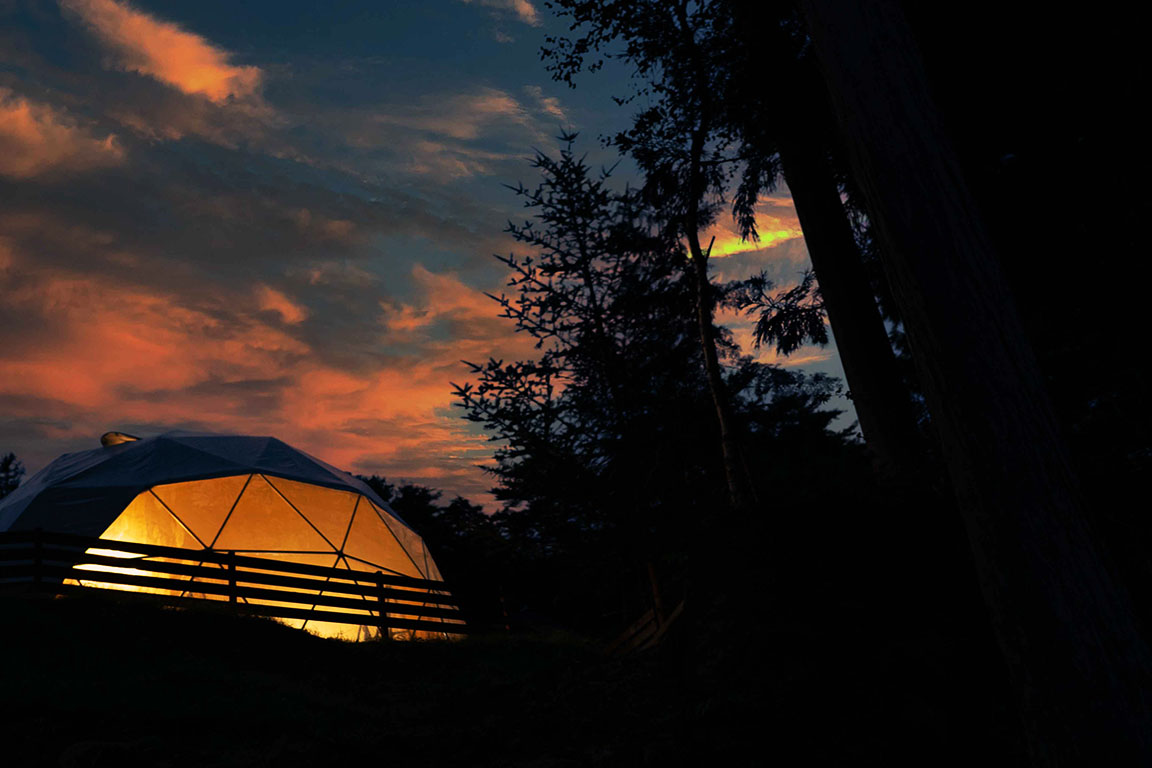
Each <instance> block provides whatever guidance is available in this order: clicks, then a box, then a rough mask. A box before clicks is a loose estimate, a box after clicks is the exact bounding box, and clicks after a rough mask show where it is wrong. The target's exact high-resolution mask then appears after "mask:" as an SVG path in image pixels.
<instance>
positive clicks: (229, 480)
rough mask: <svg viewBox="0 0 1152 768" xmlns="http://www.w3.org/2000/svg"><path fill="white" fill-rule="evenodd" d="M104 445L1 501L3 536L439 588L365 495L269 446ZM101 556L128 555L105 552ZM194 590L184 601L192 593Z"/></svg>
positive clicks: (423, 553) (215, 442) (111, 439)
mask: <svg viewBox="0 0 1152 768" xmlns="http://www.w3.org/2000/svg"><path fill="white" fill-rule="evenodd" d="M101 442H102V443H104V447H101V448H97V449H95V450H91V451H83V452H80V453H70V454H65V455H64V456H61V457H60V458H58V459H56V460H55V461H53V462H52V463H51V464H49V465H48V466H47V467H45V468H44V469H43V470H41V471H40V472H39V473H37V474H36V475H35V476H34V477H32V478H31V479H29V480H28V482H26V483H25V484H24V485H22V486H21V487H20V488H18V489H17V490H16V491H15V492H13V493H12V494H9V496H8V497H6V498H5V499H4V500H3V501H2V502H0V531H4V530H33V529H37V528H39V529H43V530H45V531H54V532H62V533H73V534H78V535H83V536H92V537H100V538H101V539H107V540H109V541H132V542H138V543H145V544H159V545H163V546H169V547H180V548H183V549H189V550H204V549H211V550H217V551H229V552H235V553H238V554H245V555H252V556H255V557H261V558H269V559H275V560H284V561H289V562H296V563H306V564H311V565H320V566H324V567H326V568H337V569H348V570H351V571H364V572H370V573H375V572H376V571H381V572H383V573H384V574H385V575H389V574H392V575H400V576H409V577H414V578H419V579H432V580H436V581H442V580H443V579H442V578H441V576H440V572H439V570H438V569H437V568H436V563H435V562H433V560H432V557H431V556H430V555H429V554H428V551H427V549H425V547H424V542H423V540H422V539H421V538H420V536H419V535H417V534H416V532H415V531H413V530H412V529H411V528H409V527H408V526H407V524H405V523H404V521H403V520H401V519H400V518H399V517H398V516H397V515H396V513H395V512H393V511H392V510H391V508H389V506H388V504H387V503H385V502H384V500H383V499H381V498H380V497H379V496H378V495H377V494H376V493H375V492H374V491H373V490H372V489H371V488H369V487H368V486H367V485H365V484H364V483H363V482H361V481H360V480H357V479H356V478H355V477H353V476H352V475H350V474H348V473H347V472H343V471H341V470H339V469H336V468H335V467H332V466H331V465H329V464H326V463H324V462H323V461H320V460H319V459H316V458H314V457H312V456H309V455H308V454H306V453H304V452H302V451H299V450H297V449H295V448H293V447H291V446H289V445H287V444H285V443H283V442H281V441H280V440H277V439H276V438H273V437H244V436H233V435H209V434H195V433H187V432H168V433H165V434H162V435H159V436H157V437H151V438H145V439H140V440H137V439H134V438H131V437H129V436H125V435H120V434H119V433H109V434H108V435H105V437H104V438H103V439H102V440H101ZM89 551H90V552H93V551H94V550H89ZM100 554H106V555H114V556H115V555H117V554H120V555H123V554H124V553H116V552H115V550H114V549H111V548H110V549H109V550H107V551H103V550H102V551H100ZM187 562H198V561H196V560H195V558H194V557H190V558H189V560H188V561H187ZM139 565H140V566H143V565H144V562H143V561H142V562H139ZM79 567H82V568H84V567H86V568H91V569H92V570H108V568H107V567H106V566H103V567H102V566H79ZM124 570H130V569H124ZM138 572H140V573H145V572H144V571H138ZM350 575H351V574H350ZM70 581H71V580H70ZM73 583H76V582H73ZM78 583H81V584H84V585H86V586H96V587H108V588H118V589H135V590H137V591H153V592H164V593H165V594H176V593H174V592H171V591H169V590H157V589H150V588H147V587H126V586H116V585H112V584H108V583H101V582H98V581H88V580H87V579H84V580H82V581H79V582H78ZM193 585H194V582H193V581H190V582H189V589H188V590H187V591H186V592H185V593H183V594H196V591H195V589H194V586H193ZM196 596H201V597H206V598H209V599H212V598H213V597H215V599H225V598H222V597H219V596H213V595H203V594H196ZM254 602H255V601H254ZM261 602H265V601H261ZM317 610H318V611H319V610H323V609H320V608H318V609H317ZM365 612H366V613H367V611H365ZM282 621H285V622H286V623H289V624H292V625H294V626H297V627H301V626H302V627H303V628H305V629H307V630H309V631H311V632H314V633H316V634H320V635H324V636H329V637H342V638H345V639H365V638H366V637H367V636H368V634H369V633H371V632H373V631H374V630H371V629H368V628H364V627H360V626H356V625H352V624H339V623H335V622H327V621H318V620H314V619H310V620H308V621H307V622H305V621H303V620H300V619H283V620H282ZM393 633H394V634H396V632H395V631H393Z"/></svg>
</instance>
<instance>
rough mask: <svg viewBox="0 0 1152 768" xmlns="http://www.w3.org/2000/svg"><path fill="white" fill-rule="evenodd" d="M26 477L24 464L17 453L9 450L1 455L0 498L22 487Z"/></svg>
mask: <svg viewBox="0 0 1152 768" xmlns="http://www.w3.org/2000/svg"><path fill="white" fill-rule="evenodd" d="M23 477H24V464H23V463H22V462H21V461H20V459H18V458H16V454H14V453H12V452H8V453H6V454H4V455H3V456H0V499H2V498H4V497H5V496H7V495H8V494H10V493H12V491H14V490H16V489H17V488H19V487H20V480H21V479H22V478H23Z"/></svg>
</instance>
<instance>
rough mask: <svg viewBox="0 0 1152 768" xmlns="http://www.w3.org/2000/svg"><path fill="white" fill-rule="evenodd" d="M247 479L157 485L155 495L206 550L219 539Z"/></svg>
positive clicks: (240, 476)
mask: <svg viewBox="0 0 1152 768" xmlns="http://www.w3.org/2000/svg"><path fill="white" fill-rule="evenodd" d="M248 477H249V476H248V475H237V476H235V477H218V478H215V479H212V480H192V481H189V482H186V483H171V484H169V485H158V486H156V487H155V488H153V489H152V491H153V492H154V493H155V494H156V495H157V496H159V497H160V500H161V501H163V502H164V503H165V504H167V505H168V508H169V509H171V510H172V511H173V512H174V513H175V514H176V516H177V517H179V518H180V520H181V521H183V523H184V524H185V525H187V526H188V527H189V528H190V529H191V530H192V533H194V534H196V536H197V537H198V538H199V539H200V541H202V542H204V546H206V547H207V546H210V545H211V544H212V539H214V538H216V534H217V533H218V532H219V531H220V526H221V524H223V522H224V518H225V517H227V516H228V510H230V509H232V505H233V504H234V503H236V498H237V497H238V496H239V495H240V490H241V489H242V488H243V487H244V483H246V482H248Z"/></svg>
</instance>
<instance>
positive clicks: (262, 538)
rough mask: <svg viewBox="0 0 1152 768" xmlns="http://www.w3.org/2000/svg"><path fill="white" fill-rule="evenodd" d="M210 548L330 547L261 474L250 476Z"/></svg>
mask: <svg viewBox="0 0 1152 768" xmlns="http://www.w3.org/2000/svg"><path fill="white" fill-rule="evenodd" d="M212 548H213V549H222V550H246V551H264V550H273V551H282V552H283V551H301V552H324V551H326V550H332V546H331V545H330V544H329V543H328V542H327V541H325V540H324V537H323V536H321V535H320V534H319V533H317V532H316V530H315V529H314V528H312V526H311V525H309V524H308V522H307V521H306V520H305V519H304V518H302V517H301V516H300V515H299V514H298V513H297V512H296V510H294V509H293V508H292V506H291V505H290V504H289V503H288V502H286V501H285V500H284V499H283V497H281V495H280V494H279V493H277V492H276V489H275V488H273V487H272V486H271V485H269V484H268V481H267V480H265V479H264V477H263V475H253V476H252V480H251V481H250V482H249V483H248V487H247V488H245V489H244V493H243V494H242V495H241V496H240V500H239V501H237V502H236V506H235V508H234V509H233V510H232V514H231V515H229V516H228V521H227V522H226V523H224V527H223V528H221V529H220V535H219V536H218V537H217V538H216V541H215V542H214V543H213V545H212Z"/></svg>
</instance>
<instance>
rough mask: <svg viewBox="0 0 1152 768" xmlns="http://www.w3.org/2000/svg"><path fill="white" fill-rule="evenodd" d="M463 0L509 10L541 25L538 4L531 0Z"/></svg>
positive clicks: (519, 16) (533, 25)
mask: <svg viewBox="0 0 1152 768" xmlns="http://www.w3.org/2000/svg"><path fill="white" fill-rule="evenodd" d="M461 2H463V3H468V4H471V3H473V2H475V3H476V4H477V5H482V6H484V7H486V8H496V9H499V10H502V11H509V12H511V13H512V14H514V15H515V16H516V18H518V19H519V20H520V21H522V22H524V23H525V24H527V25H529V26H532V27H538V26H540V14H539V13H538V12H537V11H536V6H534V5H532V3H531V2H529V0H461Z"/></svg>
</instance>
